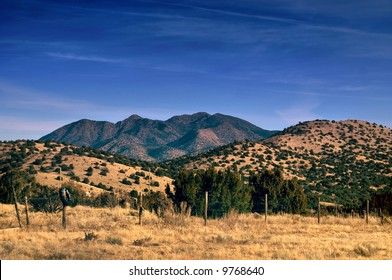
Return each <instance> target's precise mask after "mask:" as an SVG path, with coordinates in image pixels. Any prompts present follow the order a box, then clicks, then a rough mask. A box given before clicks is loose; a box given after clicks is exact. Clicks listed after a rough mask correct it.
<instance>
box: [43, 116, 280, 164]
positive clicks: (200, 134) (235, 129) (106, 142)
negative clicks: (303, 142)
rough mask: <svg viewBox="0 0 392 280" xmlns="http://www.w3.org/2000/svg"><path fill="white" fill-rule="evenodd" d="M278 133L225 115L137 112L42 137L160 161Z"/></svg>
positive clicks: (82, 122)
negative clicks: (144, 114)
mask: <svg viewBox="0 0 392 280" xmlns="http://www.w3.org/2000/svg"><path fill="white" fill-rule="evenodd" d="M273 133H275V132H274V131H268V130H264V129H261V128H259V127H257V126H255V125H253V124H251V123H249V122H247V121H244V120H241V119H239V118H235V117H232V116H226V115H222V114H214V115H210V114H208V113H196V114H193V115H181V116H175V117H172V118H170V119H168V120H167V121H160V120H150V119H147V118H142V117H140V116H137V115H132V116H130V117H129V118H127V119H125V120H123V121H120V122H117V123H115V124H114V123H110V122H105V121H92V120H80V121H77V122H74V123H71V124H68V125H66V126H64V127H61V128H59V129H57V130H55V131H54V132H52V133H50V134H48V135H46V136H44V137H42V138H41V139H40V140H41V141H57V142H63V143H69V144H73V145H76V146H79V147H81V146H86V147H91V148H95V149H100V150H103V151H107V152H110V153H115V154H120V155H124V156H127V157H130V158H135V159H141V160H148V161H161V160H167V159H172V158H176V157H179V156H183V155H187V154H191V153H195V152H201V151H207V150H209V149H212V148H216V147H219V146H222V145H225V144H228V143H231V142H234V141H242V140H245V139H249V140H252V141H258V140H261V139H264V138H266V137H268V136H270V135H272V134H273Z"/></svg>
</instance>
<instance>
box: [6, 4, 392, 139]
mask: <svg viewBox="0 0 392 280" xmlns="http://www.w3.org/2000/svg"><path fill="white" fill-rule="evenodd" d="M391 46H392V3H391V2H390V1H389V0H353V1H335V0H330V1H321V0H299V1H292V0H276V1H269V0H268V1H267V0H241V1H223V0H217V1H209V0H183V1H175V0H171V1H166V0H162V1H150V0H140V1H99V0H97V1H43V0H42V1H41V0H29V1H23V0H22V1H18V0H2V1H1V2H0V61H1V63H0V100H1V102H0V140H14V139H37V138H40V137H41V136H43V135H45V134H47V133H49V132H51V131H53V130H54V129H56V128H58V127H60V126H62V125H65V124H67V123H70V122H73V121H76V120H79V119H82V118H88V119H93V120H108V121H112V122H117V121H120V120H123V119H125V118H127V117H128V116H130V115H132V114H139V115H141V116H142V117H148V118H152V119H161V120H165V119H168V118H170V117H171V116H174V115H180V114H191V113H195V112H199V111H203V112H209V113H218V112H219V113H223V114H229V115H233V116H236V117H240V118H243V119H245V120H248V121H250V122H252V123H254V124H256V125H258V126H260V127H262V128H265V129H283V128H285V127H287V126H290V125H293V124H296V123H298V122H299V121H305V120H312V119H330V120H344V119H361V120H367V121H370V122H376V123H379V124H382V125H386V126H389V127H392V118H391V117H392V110H391V108H392V94H391V90H392V48H391Z"/></svg>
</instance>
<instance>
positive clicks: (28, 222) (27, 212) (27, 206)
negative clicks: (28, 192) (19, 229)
mask: <svg viewBox="0 0 392 280" xmlns="http://www.w3.org/2000/svg"><path fill="white" fill-rule="evenodd" d="M25 212H26V225H27V226H29V225H30V221H29V205H28V204H27V196H25Z"/></svg>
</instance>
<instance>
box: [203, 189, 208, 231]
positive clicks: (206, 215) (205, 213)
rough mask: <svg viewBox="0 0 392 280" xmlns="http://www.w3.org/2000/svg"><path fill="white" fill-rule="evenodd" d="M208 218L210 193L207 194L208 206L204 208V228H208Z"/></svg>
mask: <svg viewBox="0 0 392 280" xmlns="http://www.w3.org/2000/svg"><path fill="white" fill-rule="evenodd" d="M207 217H208V192H206V205H205V208H204V226H207Z"/></svg>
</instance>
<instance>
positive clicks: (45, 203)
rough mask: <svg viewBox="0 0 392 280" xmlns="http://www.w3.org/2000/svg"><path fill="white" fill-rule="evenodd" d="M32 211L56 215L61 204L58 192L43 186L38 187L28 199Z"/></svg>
mask: <svg viewBox="0 0 392 280" xmlns="http://www.w3.org/2000/svg"><path fill="white" fill-rule="evenodd" d="M29 203H30V205H31V209H32V211H35V212H44V213H47V214H48V213H56V212H58V211H60V210H61V208H62V204H61V201H60V198H59V194H58V190H57V189H55V188H50V187H48V186H45V185H38V186H37V188H36V189H35V190H34V192H33V194H32V195H31V197H30V199H29Z"/></svg>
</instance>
